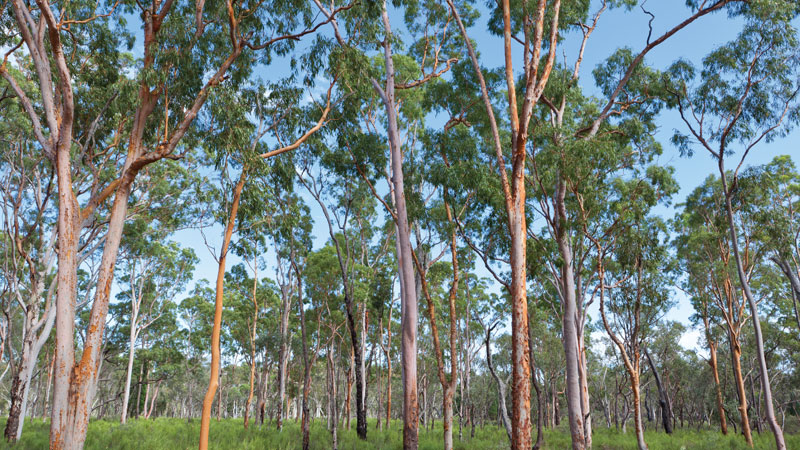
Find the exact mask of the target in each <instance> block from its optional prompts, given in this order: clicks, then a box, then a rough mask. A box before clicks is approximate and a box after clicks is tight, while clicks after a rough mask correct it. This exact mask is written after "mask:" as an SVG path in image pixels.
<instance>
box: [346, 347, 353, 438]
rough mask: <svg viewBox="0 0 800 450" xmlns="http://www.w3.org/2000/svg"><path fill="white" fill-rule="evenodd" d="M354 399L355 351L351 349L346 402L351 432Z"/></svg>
mask: <svg viewBox="0 0 800 450" xmlns="http://www.w3.org/2000/svg"><path fill="white" fill-rule="evenodd" d="M352 397H353V349H352V348H351V349H350V367H348V368H347V396H346V398H345V402H344V410H345V414H346V415H347V429H348V430H350V416H351V415H352V413H351V410H350V400H351V399H352Z"/></svg>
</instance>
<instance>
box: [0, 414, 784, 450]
mask: <svg viewBox="0 0 800 450" xmlns="http://www.w3.org/2000/svg"><path fill="white" fill-rule="evenodd" d="M0 426H5V420H3V419H0ZM369 426H370V428H371V429H370V434H369V436H368V438H367V440H366V441H363V440H360V439H359V438H358V436H357V435H356V432H355V429H353V430H347V429H346V428H345V427H343V428H341V429H340V431H339V434H340V442H339V448H341V449H343V450H396V449H401V448H402V442H403V439H402V422H401V421H393V422H392V426H391V427H390V429H389V430H377V429H375V430H373V429H372V428H373V427H375V422H374V421H370V423H369ZM25 427H26V430H28V432H26V433H25V435H24V437H23V438H22V439H21V440H20V441H19V442H18V443H17V444H16V445H14V446H11V445H9V444H7V443H0V449H7V448H8V449H10V448H14V449H23V450H38V449H42V448H46V447H47V444H48V439H49V438H48V431H49V423H48V422H47V421H45V420H39V419H33V420H31V421H29V423H27V424H26V425H25ZM310 434H311V439H310V442H311V443H310V447H309V448H310V449H311V450H327V449H330V448H331V437H330V433H329V432H328V430H327V429H326V427H325V424H324V421H320V420H315V421H314V422H312V424H311V428H310ZM441 434H442V424H441V422H436V423H435V424H434V425H433V426H432V427H422V428H420V434H419V437H420V439H419V448H420V449H421V450H438V449H440V448H442V445H441ZM199 436H200V423H199V421H198V420H197V419H193V420H187V419H177V418H164V417H159V418H156V419H139V420H131V421H130V422H129V423H127V424H125V425H120V423H119V421H113V420H95V421H92V422H90V423H89V431H88V434H87V439H86V446H85V447H84V448H85V449H87V450H138V449H151V450H190V449H194V448H196V447H197V439H198V438H199ZM210 436H211V437H210V439H209V448H211V449H215V450H263V449H270V450H296V449H301V448H302V435H301V429H300V426H299V424H298V423H297V422H295V421H294V420H290V421H288V422H287V423H286V425H285V427H284V429H283V431H277V430H276V429H275V428H274V427H273V426H268V424H265V425H264V427H257V426H256V427H252V428H249V429H247V430H245V429H243V428H242V420H241V419H223V420H221V421H219V422H217V421H216V420H214V421H212V422H211V433H210ZM645 436H646V439H647V442H648V444H649V446H650V449H652V450H682V449H685V450H739V449H741V450H746V449H748V448H750V447H748V446H747V444H746V443H745V442H744V441H743V440H742V439H741V437H738V436H733V435H730V436H720V435H719V433H717V432H715V430H707V429H705V430H690V429H679V430H676V431H675V433H673V434H672V435H666V434H664V433H660V432H658V431H645ZM545 442H546V444H545V445H544V447H542V449H543V450H560V449H565V448H569V446H570V445H571V444H570V438H569V430H568V429H567V428H566V427H564V426H561V427H559V428H558V429H555V430H548V431H547V433H546V437H545ZM787 444H788V445H789V448H798V447H797V446H800V436H794V435H791V436H787ZM594 445H595V446H596V448H598V449H602V450H629V449H630V450H633V449H636V448H637V447H636V436H635V435H634V434H633V433H630V432H628V433H623V432H621V431H620V430H616V429H613V428H611V429H605V428H602V429H599V430H597V431H596V433H595V437H594ZM773 447H774V439H773V438H772V436H771V435H770V434H769V433H764V434H757V435H756V436H755V437H754V447H753V448H755V449H757V450H761V449H764V450H766V449H770V448H773ZM454 448H455V449H456V450H492V449H498V450H499V449H505V448H508V441H507V439H506V437H505V432H504V431H503V429H502V427H501V426H496V425H487V426H485V427H479V428H476V429H475V435H474V437H473V436H470V434H469V432H467V433H465V435H464V436H463V438H461V439H456V440H455V442H454Z"/></svg>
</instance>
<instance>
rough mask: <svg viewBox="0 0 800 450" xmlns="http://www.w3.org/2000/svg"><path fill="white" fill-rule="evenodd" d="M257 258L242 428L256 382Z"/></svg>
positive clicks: (245, 421) (248, 421) (254, 264)
mask: <svg viewBox="0 0 800 450" xmlns="http://www.w3.org/2000/svg"><path fill="white" fill-rule="evenodd" d="M257 289H258V259H257V258H256V259H254V261H253V326H252V328H251V330H250V390H249V391H248V393H247V401H246V402H245V405H244V429H245V430H246V429H247V427H248V425H249V424H250V404H251V403H252V402H253V390H254V388H255V382H256V330H257V325H258V298H257V297H256V293H257Z"/></svg>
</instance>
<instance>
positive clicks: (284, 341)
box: [276, 287, 291, 431]
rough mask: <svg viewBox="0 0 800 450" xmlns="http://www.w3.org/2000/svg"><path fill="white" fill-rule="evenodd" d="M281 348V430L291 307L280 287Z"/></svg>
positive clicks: (279, 380) (278, 416)
mask: <svg viewBox="0 0 800 450" xmlns="http://www.w3.org/2000/svg"><path fill="white" fill-rule="evenodd" d="M281 291H282V292H281V297H282V299H281V300H282V303H281V348H280V353H279V355H278V401H277V404H278V412H277V422H276V427H277V429H278V431H281V430H283V419H284V417H285V416H286V413H288V409H289V408H288V407H287V408H286V409H287V411H286V412H284V410H283V404H284V402H285V401H286V371H287V369H288V365H289V309H290V308H291V295H290V293H289V292H288V288H285V287H283V288H282V289H281Z"/></svg>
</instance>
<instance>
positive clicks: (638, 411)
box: [628, 373, 647, 450]
mask: <svg viewBox="0 0 800 450" xmlns="http://www.w3.org/2000/svg"><path fill="white" fill-rule="evenodd" d="M628 375H630V379H631V391H632V392H633V421H634V426H635V428H636V444H637V445H638V447H639V450H647V443H645V441H644V426H643V425H642V406H641V401H640V398H639V397H640V394H639V375H638V374H635V373H633V374H631V373H629V374H628Z"/></svg>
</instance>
